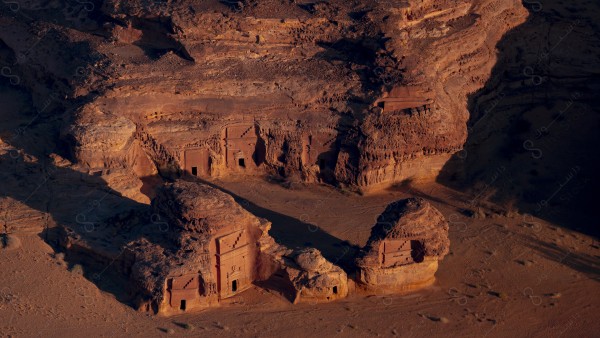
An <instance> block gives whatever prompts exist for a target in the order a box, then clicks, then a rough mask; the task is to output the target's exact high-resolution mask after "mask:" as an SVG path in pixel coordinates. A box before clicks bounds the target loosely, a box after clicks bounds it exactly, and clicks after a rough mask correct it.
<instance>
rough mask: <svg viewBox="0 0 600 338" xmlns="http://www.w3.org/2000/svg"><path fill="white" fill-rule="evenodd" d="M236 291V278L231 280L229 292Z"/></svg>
mask: <svg viewBox="0 0 600 338" xmlns="http://www.w3.org/2000/svg"><path fill="white" fill-rule="evenodd" d="M236 291H237V279H236V280H234V281H233V282H231V292H236Z"/></svg>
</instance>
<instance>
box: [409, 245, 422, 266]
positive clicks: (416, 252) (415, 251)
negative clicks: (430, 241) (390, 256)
mask: <svg viewBox="0 0 600 338" xmlns="http://www.w3.org/2000/svg"><path fill="white" fill-rule="evenodd" d="M410 249H411V250H410V255H411V256H412V259H413V260H414V261H415V263H421V262H422V261H423V259H424V258H425V247H424V246H423V243H421V241H410Z"/></svg>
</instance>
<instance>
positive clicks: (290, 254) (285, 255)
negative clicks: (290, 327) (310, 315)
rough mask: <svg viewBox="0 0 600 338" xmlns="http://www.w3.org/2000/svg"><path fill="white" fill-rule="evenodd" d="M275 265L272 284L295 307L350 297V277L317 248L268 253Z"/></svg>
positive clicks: (275, 247) (266, 252) (277, 248)
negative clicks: (297, 304)
mask: <svg viewBox="0 0 600 338" xmlns="http://www.w3.org/2000/svg"><path fill="white" fill-rule="evenodd" d="M265 255H266V256H267V257H269V259H270V260H271V262H273V263H274V264H273V266H272V270H271V271H272V272H271V275H270V277H271V282H272V283H274V284H275V285H273V286H274V287H275V288H276V289H279V290H280V291H282V293H283V294H284V295H286V296H287V297H289V298H290V300H292V301H293V302H294V303H302V302H309V303H317V302H327V301H332V300H336V299H340V298H344V297H346V296H347V295H348V291H349V290H348V276H347V275H346V272H345V271H344V270H342V268H340V267H339V266H337V265H335V264H332V263H331V262H329V261H328V260H327V259H325V258H324V257H323V255H322V254H321V252H320V251H319V250H317V249H314V248H305V249H300V250H296V251H294V250H289V249H288V250H286V249H283V248H281V247H277V246H273V247H271V250H268V251H265Z"/></svg>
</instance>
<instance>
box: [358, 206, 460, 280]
mask: <svg viewBox="0 0 600 338" xmlns="http://www.w3.org/2000/svg"><path fill="white" fill-rule="evenodd" d="M449 248H450V240H449V239H448V223H447V222H446V220H445V219H444V216H443V215H442V214H441V213H440V212H439V211H438V210H436V209H435V208H434V207H433V206H432V205H431V204H429V203H428V202H427V201H425V200H423V199H421V198H409V199H405V200H400V201H396V202H394V203H392V204H390V205H389V206H388V207H387V208H386V210H385V211H384V212H383V213H382V214H381V215H380V216H379V218H378V220H377V224H376V225H375V226H374V227H373V228H372V230H371V236H370V238H369V241H368V242H367V245H366V246H365V248H364V249H363V251H362V253H361V255H360V257H359V258H358V259H357V267H358V269H359V273H358V283H359V285H361V286H362V287H364V288H365V289H367V290H369V291H406V290H411V289H415V288H418V287H422V286H425V285H428V284H430V283H432V282H433V281H434V274H435V271H436V270H437V266H438V261H439V260H441V259H443V258H444V256H445V255H446V254H447V253H448V251H449Z"/></svg>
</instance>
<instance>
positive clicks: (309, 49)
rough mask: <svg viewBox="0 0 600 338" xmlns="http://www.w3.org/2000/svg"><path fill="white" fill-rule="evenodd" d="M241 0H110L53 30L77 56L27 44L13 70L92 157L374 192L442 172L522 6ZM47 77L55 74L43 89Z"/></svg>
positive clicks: (84, 160)
mask: <svg viewBox="0 0 600 338" xmlns="http://www.w3.org/2000/svg"><path fill="white" fill-rule="evenodd" d="M241 4H242V5H241V6H238V5H236V4H231V5H227V4H226V3H213V2H210V3H201V4H200V3H196V2H192V1H180V2H175V3H169V4H168V5H167V4H165V3H161V2H157V3H146V2H133V1H132V2H126V1H120V0H111V1H105V2H103V3H102V6H100V7H98V8H96V9H95V10H96V11H97V13H96V14H97V15H95V16H94V17H89V18H88V17H83V18H77V19H75V18H72V19H73V21H71V20H69V27H73V28H75V29H71V30H66V29H65V30H64V32H63V31H58V32H57V33H56V35H57V36H56V37H55V39H54V40H56V41H61V39H63V40H68V42H70V43H72V44H77V46H78V47H80V46H81V48H78V49H72V50H74V51H76V52H77V53H80V54H81V56H82V58H81V59H82V60H85V62H82V64H78V63H77V62H65V63H66V64H64V65H61V67H50V66H49V67H46V68H47V69H52V72H49V71H48V70H44V71H41V72H40V70H38V69H35V68H34V67H32V66H30V64H37V63H39V64H43V65H46V63H47V62H48V61H47V59H56V58H48V57H47V55H46V53H37V52H36V53H28V54H27V59H28V60H29V61H39V62H27V63H25V62H17V66H15V67H14V69H13V68H11V69H12V70H13V71H14V72H15V74H18V75H19V76H20V79H21V82H22V85H24V86H27V87H31V88H32V92H34V94H35V99H36V103H37V105H39V106H42V105H43V101H44V99H46V100H47V98H46V95H45V94H46V93H47V92H50V93H54V94H55V99H54V100H50V101H52V102H55V101H57V102H59V103H60V104H64V105H67V103H68V105H70V107H71V108H74V109H70V110H69V113H68V114H67V113H65V115H66V116H65V117H66V119H65V120H68V121H69V123H70V124H69V125H67V126H66V128H64V129H63V139H64V140H65V141H67V144H69V145H70V146H71V150H72V155H73V158H71V160H73V162H79V163H81V164H83V165H86V166H89V167H91V168H92V169H93V170H98V169H107V168H117V167H127V168H130V169H131V170H132V171H133V172H134V173H135V175H136V176H138V177H139V178H143V177H146V176H151V175H155V174H156V173H157V172H158V171H161V173H169V174H170V173H172V172H173V171H174V170H182V171H186V172H188V173H189V174H191V173H192V168H196V169H195V172H196V174H197V175H198V176H213V177H215V176H229V175H240V174H249V175H264V174H270V175H276V176H280V177H283V178H285V179H287V180H290V181H296V180H301V181H305V182H327V183H332V184H339V185H344V186H348V187H351V188H354V189H360V190H364V191H368V190H371V189H376V188H380V187H385V186H389V185H392V184H394V183H397V182H402V181H405V180H433V179H434V178H435V177H436V175H437V174H438V172H439V170H440V168H441V167H442V165H443V164H444V163H445V162H446V160H447V159H448V157H449V156H450V155H451V154H453V153H455V152H456V151H457V150H459V149H461V147H462V144H463V143H464V141H465V139H466V134H467V129H466V121H467V119H468V111H467V107H466V102H467V95H468V93H471V92H473V91H475V90H476V89H478V88H479V87H480V86H481V85H482V84H483V83H484V82H485V80H486V79H487V77H488V74H489V72H490V69H491V67H492V65H493V64H494V62H495V55H496V52H495V50H494V47H493V46H494V45H495V43H496V42H497V41H498V39H499V38H500V36H501V35H502V34H503V33H504V32H506V31H507V30H509V29H510V28H511V27H514V26H515V25H517V24H519V23H521V22H522V21H523V20H524V18H525V15H526V11H525V9H524V8H523V6H522V4H521V3H520V2H519V1H516V0H511V1H504V0H471V1H466V0H464V1H458V2H457V1H431V0H428V1H407V2H402V3H398V4H394V3H383V2H379V1H366V2H360V3H348V2H345V1H332V2H328V3H327V4H325V3H315V4H307V5H299V4H295V3H285V2H280V1H268V2H260V3H258V2H248V3H246V2H241ZM42 12H43V11H36V12H35V13H32V15H34V16H41V17H42V18H43V15H44V14H43V13H42ZM75 13H78V15H83V16H85V15H84V14H85V11H83V10H79V11H75ZM71 15H72V13H71ZM3 23H5V25H6V26H10V27H11V29H10V30H6V32H3V33H0V39H2V41H4V43H5V45H6V49H7V50H8V51H9V52H11V53H12V54H14V55H13V56H12V57H13V58H14V59H15V60H17V61H19V60H18V56H19V53H21V52H23V48H25V47H23V46H22V45H27V46H29V45H30V43H25V44H24V43H22V42H20V41H17V40H15V39H14V38H13V35H19V34H20V32H25V31H27V25H26V24H25V23H23V22H21V21H20V20H19V19H18V18H11V17H7V18H3ZM52 28H53V29H55V28H56V27H52ZM23 34H24V33H23ZM30 35H31V34H30V33H28V37H27V39H28V40H35V39H36V37H33V36H30ZM45 40H47V39H44V47H45V48H46V49H47V50H50V51H53V50H59V49H60V48H57V47H56V46H55V45H51V44H50V42H46V41H45ZM50 41H53V40H50ZM465 41H468V43H465ZM46 43H48V44H49V45H48V46H46V45H45V44H46ZM83 47H85V48H83ZM12 54H11V55H12ZM83 56H86V58H83ZM64 59H65V60H68V58H64ZM61 60H62V59H61ZM57 69H61V71H60V72H59V71H57ZM63 70H67V72H71V74H75V75H76V76H74V77H72V78H69V76H68V75H70V74H63V73H64V72H65V71H63ZM47 78H52V79H61V81H53V82H55V83H57V85H56V86H55V87H56V88H50V89H49V88H38V87H41V85H40V84H41V83H44V82H45V81H43V79H47ZM58 83H60V84H63V83H64V85H60V86H59V85H58ZM42 89H43V90H42ZM62 97H65V98H67V99H68V100H69V101H65V102H63V101H61V100H58V98H61V99H62ZM75 99H76V100H75ZM59 103H57V105H58V104H59ZM380 104H382V107H379V105H380ZM72 111H76V112H77V114H76V116H75V118H74V119H73V118H72V116H71V115H72V114H71V113H70V112H72ZM71 122H72V123H71ZM107 135H110V138H107V137H106V136H107Z"/></svg>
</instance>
